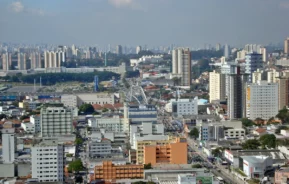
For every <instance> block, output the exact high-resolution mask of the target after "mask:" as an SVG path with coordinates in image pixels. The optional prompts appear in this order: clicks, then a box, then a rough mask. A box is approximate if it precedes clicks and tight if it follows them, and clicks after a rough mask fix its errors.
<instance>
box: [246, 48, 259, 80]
mask: <svg viewBox="0 0 289 184" xmlns="http://www.w3.org/2000/svg"><path fill="white" fill-rule="evenodd" d="M258 68H259V69H262V68H263V58H262V54H258V53H256V52H253V53H249V54H247V55H246V57H245V72H246V73H247V74H249V82H252V73H253V72H255V71H257V69H258Z"/></svg>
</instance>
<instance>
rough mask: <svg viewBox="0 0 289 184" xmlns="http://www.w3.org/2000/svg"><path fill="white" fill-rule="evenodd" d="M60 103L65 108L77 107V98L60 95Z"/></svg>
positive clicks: (69, 95)
mask: <svg viewBox="0 0 289 184" xmlns="http://www.w3.org/2000/svg"><path fill="white" fill-rule="evenodd" d="M61 103H63V105H64V106H66V107H77V96H76V95H71V94H63V95H61Z"/></svg>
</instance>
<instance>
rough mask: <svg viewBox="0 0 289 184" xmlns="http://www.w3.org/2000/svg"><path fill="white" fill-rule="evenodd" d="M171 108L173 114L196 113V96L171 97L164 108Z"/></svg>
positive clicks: (177, 115)
mask: <svg viewBox="0 0 289 184" xmlns="http://www.w3.org/2000/svg"><path fill="white" fill-rule="evenodd" d="M170 109H172V111H171V112H172V113H173V116H175V117H182V116H184V115H198V97H197V96H196V97H195V98H194V99H177V100H176V99H171V100H170V102H169V103H168V104H167V105H166V110H170Z"/></svg>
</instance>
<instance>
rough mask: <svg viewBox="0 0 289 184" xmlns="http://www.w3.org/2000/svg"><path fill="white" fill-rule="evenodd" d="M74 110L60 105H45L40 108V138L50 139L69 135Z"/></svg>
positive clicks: (71, 128)
mask: <svg viewBox="0 0 289 184" xmlns="http://www.w3.org/2000/svg"><path fill="white" fill-rule="evenodd" d="M73 113H74V110H73V109H72V108H69V107H65V106H64V105H63V104H60V103H50V104H45V105H44V107H42V108H41V111H40V114H41V117H40V118H41V125H40V126H41V136H42V137H52V136H57V135H67V134H71V133H72V131H73V127H72V120H73Z"/></svg>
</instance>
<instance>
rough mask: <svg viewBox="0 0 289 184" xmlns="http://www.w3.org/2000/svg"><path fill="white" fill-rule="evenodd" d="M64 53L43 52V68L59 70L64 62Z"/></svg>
mask: <svg viewBox="0 0 289 184" xmlns="http://www.w3.org/2000/svg"><path fill="white" fill-rule="evenodd" d="M65 58H66V55H65V52H63V51H58V52H53V51H50V52H49V51H45V52H44V66H45V68H59V67H61V64H62V62H65Z"/></svg>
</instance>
